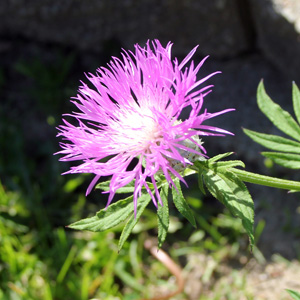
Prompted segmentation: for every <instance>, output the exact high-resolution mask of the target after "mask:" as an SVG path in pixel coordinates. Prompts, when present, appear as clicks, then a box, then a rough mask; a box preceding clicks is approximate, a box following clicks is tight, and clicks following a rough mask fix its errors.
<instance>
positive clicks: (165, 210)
mask: <svg viewBox="0 0 300 300" xmlns="http://www.w3.org/2000/svg"><path fill="white" fill-rule="evenodd" d="M168 192H169V186H168V184H164V185H163V186H162V187H161V190H160V198H161V201H162V203H163V205H160V204H159V203H158V209H157V222H158V234H157V237H158V249H159V248H161V246H162V244H163V243H164V241H165V239H166V237H167V233H168V228H169V222H170V217H169V205H168Z"/></svg>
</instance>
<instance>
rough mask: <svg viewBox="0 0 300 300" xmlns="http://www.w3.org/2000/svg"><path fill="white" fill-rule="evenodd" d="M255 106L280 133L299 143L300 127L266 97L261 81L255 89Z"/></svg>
mask: <svg viewBox="0 0 300 300" xmlns="http://www.w3.org/2000/svg"><path fill="white" fill-rule="evenodd" d="M257 104H258V107H259V108H260V110H261V111H262V112H263V113H264V114H265V115H266V117H267V118H268V119H269V120H270V121H271V122H272V123H273V124H274V125H275V126H276V127H277V128H278V129H279V130H281V131H282V132H284V133H285V134H287V135H289V136H291V137H292V138H294V139H296V140H298V141H300V127H299V125H298V123H297V122H296V121H295V120H294V119H293V117H292V116H291V115H290V114H289V113H288V112H287V111H285V110H283V109H282V108H281V107H280V106H279V105H278V104H276V103H275V102H273V101H272V99H271V98H270V97H269V96H268V95H267V93H266V91H265V88H264V84H263V82H262V81H261V82H260V83H259V85H258V89H257Z"/></svg>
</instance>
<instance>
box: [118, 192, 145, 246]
mask: <svg viewBox="0 0 300 300" xmlns="http://www.w3.org/2000/svg"><path fill="white" fill-rule="evenodd" d="M150 201H151V196H150V195H149V194H145V197H143V198H142V199H141V198H139V199H138V202H137V211H136V217H135V216H134V214H132V215H131V217H130V218H129V220H128V221H127V223H126V225H125V226H124V228H123V230H122V233H121V236H120V239H119V244H118V250H119V251H120V250H121V249H122V247H123V245H124V243H125V241H126V240H127V238H128V237H129V235H130V234H131V232H132V230H133V228H134V226H135V225H136V224H137V222H138V221H139V219H140V217H141V215H142V213H143V212H144V210H145V208H146V207H147V205H148V204H149V202H150Z"/></svg>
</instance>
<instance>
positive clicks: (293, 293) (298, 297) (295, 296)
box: [286, 289, 300, 300]
mask: <svg viewBox="0 0 300 300" xmlns="http://www.w3.org/2000/svg"><path fill="white" fill-rule="evenodd" d="M286 291H287V292H288V293H289V294H290V295H291V297H292V298H293V299H294V300H300V293H299V292H296V291H293V290H289V289H286Z"/></svg>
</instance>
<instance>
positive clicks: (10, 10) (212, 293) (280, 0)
mask: <svg viewBox="0 0 300 300" xmlns="http://www.w3.org/2000/svg"><path fill="white" fill-rule="evenodd" d="M154 38H158V39H159V40H160V41H161V43H162V44H163V45H166V44H167V42H169V41H172V42H173V43H174V46H173V55H174V57H175V56H177V57H178V58H179V60H180V59H181V58H183V57H184V56H185V55H186V54H187V53H188V52H189V51H190V50H191V49H192V48H193V47H194V46H195V45H199V48H198V51H197V53H196V54H195V57H194V60H195V61H196V62H197V61H200V60H201V59H202V58H203V57H204V56H206V55H210V58H209V60H208V61H207V62H206V63H205V65H204V66H203V67H202V69H201V70H200V72H199V76H201V77H202V76H205V75H207V74H208V73H211V72H213V71H217V70H220V71H222V74H221V75H217V76H215V77H214V78H212V79H210V80H209V83H210V84H214V85H215V87H214V91H213V92H212V93H211V94H210V95H209V96H207V97H206V100H205V101H206V102H205V106H206V107H207V108H208V110H209V111H210V112H214V111H219V110H222V109H226V108H229V107H234V108H236V112H232V113H230V114H226V115H224V116H220V117H218V118H217V119H215V120H213V124H214V125H216V126H220V127H222V128H225V129H227V130H230V131H232V132H234V133H235V136H234V137H226V138H211V137H208V138H206V139H205V140H204V142H205V147H206V148H207V150H208V154H209V155H210V156H214V155H216V154H219V153H223V152H229V151H234V152H235V157H234V159H241V160H243V161H244V162H245V163H246V166H247V170H250V171H254V172H261V173H263V174H267V175H273V176H279V177H282V178H287V179H295V180H299V172H298V171H290V170H286V169H284V168H280V167H276V166H274V165H272V164H270V162H266V161H264V159H263V158H262V156H261V155H260V154H259V152H260V151H262V150H263V148H262V147H260V146H258V145H256V144H254V143H253V142H252V141H251V140H250V139H249V138H248V137H246V136H245V135H244V134H243V132H242V127H244V128H248V129H252V130H257V131H263V132H266V133H273V134H274V133H276V134H277V133H278V132H277V131H276V130H275V128H274V127H273V126H272V125H271V123H270V122H269V121H268V120H267V119H266V118H265V117H264V116H263V115H262V113H261V112H260V111H259V109H258V107H257V105H256V89H257V86H258V83H259V82H260V80H261V79H263V80H264V84H265V87H266V90H267V93H269V95H270V96H271V98H272V99H273V100H274V101H275V102H277V103H279V104H280V105H282V107H283V108H284V109H286V110H289V111H290V112H291V113H292V81H295V82H296V83H297V84H298V86H300V71H299V70H300V1H299V0H210V1H205V0H183V1H176V0H159V1H158V0H152V1H149V0H138V1H137V0H123V1H121V0H119V1H111V0H89V1H78V0H60V1H49V0H48V1H47V0H26V1H25V0H3V1H1V4H0V179H1V185H0V299H13V300H18V299H45V300H52V299H56V300H61V299H64V300H68V299H70V300H77V299H78V300H79V299H81V300H85V299H108V300H109V299H141V298H142V297H144V298H145V297H153V296H155V295H157V294H162V293H164V292H167V291H168V290H169V289H170V290H174V289H175V286H176V283H175V282H174V278H173V277H172V276H170V274H169V273H168V271H167V270H166V268H165V267H164V266H163V265H162V264H161V263H159V262H157V261H156V260H155V258H154V257H152V256H151V255H150V254H149V253H148V251H147V250H146V249H144V247H143V244H144V242H145V240H146V239H148V238H150V237H152V236H155V234H156V226H157V223H156V214H155V210H154V209H153V207H149V209H148V210H147V211H146V213H145V215H144V217H143V219H142V222H141V223H140V224H138V226H136V228H135V231H134V232H135V233H134V234H133V235H132V236H131V237H130V239H129V240H128V242H127V243H126V245H125V246H124V248H123V250H122V251H121V252H120V253H118V252H117V241H118V237H119V235H120V229H121V227H120V228H116V229H115V230H114V231H110V232H102V233H89V232H75V231H71V230H68V229H67V228H66V227H65V226H66V225H68V224H70V223H72V222H74V221H76V220H79V219H80V218H84V217H89V216H93V215H94V214H95V212H97V211H98V210H100V209H101V208H103V207H104V206H105V202H106V198H105V197H104V196H103V195H102V194H101V193H100V192H99V191H96V192H93V193H92V194H91V195H89V196H88V197H85V196H84V193H85V190H86V188H87V186H88V184H89V182H90V180H91V176H89V175H76V176H75V175H66V176H61V175H60V174H61V173H62V172H64V171H66V170H68V168H69V165H68V164H67V163H59V162H58V158H59V157H58V156H53V153H55V152H57V151H59V145H58V143H59V140H58V139H57V138H56V134H57V129H56V127H57V126H58V125H59V124H60V123H61V115H62V114H63V113H66V112H70V111H72V110H73V108H74V107H72V105H71V104H70V103H69V99H70V97H72V96H75V95H76V93H77V87H78V85H79V84H80V80H85V75H84V73H88V72H92V73H95V70H96V69H97V68H98V67H99V66H103V65H106V64H107V63H108V62H109V60H110V57H111V56H120V51H121V48H124V49H133V45H134V44H135V43H139V44H140V45H143V44H144V43H145V42H146V41H147V40H148V39H154ZM249 190H250V192H251V193H252V196H253V200H254V202H255V212H256V230H255V232H256V237H257V240H258V244H257V247H255V248H254V250H253V253H251V252H250V250H249V248H248V240H247V237H246V235H245V233H244V231H243V229H242V226H241V224H240V222H239V220H236V219H233V218H232V217H231V216H230V215H229V213H228V212H227V211H226V210H224V208H223V207H222V206H221V205H219V204H218V203H217V202H216V201H215V200H214V199H212V198H210V197H208V196H206V197H204V196H203V195H200V194H199V191H198V190H197V186H196V184H195V179H194V178H192V179H190V188H189V189H188V190H186V193H187V199H188V201H189V204H190V205H191V206H192V207H193V209H194V210H195V216H196V220H197V225H198V228H197V229H193V228H192V227H191V226H190V225H189V224H187V223H186V221H185V220H183V219H182V218H181V217H180V216H179V215H178V214H177V212H176V210H175V209H174V208H173V207H171V214H172V218H171V226H170V233H169V235H168V238H167V242H166V243H165V245H164V249H165V250H166V251H167V252H168V253H169V254H170V255H171V256H172V258H173V259H174V260H175V261H176V262H177V263H178V264H179V265H181V267H182V268H183V273H184V276H185V278H187V281H186V285H185V291H184V293H183V295H181V296H178V297H177V298H176V297H174V298H173V299H192V300H198V299H199V300H200V299H202V300H203V299H216V300H217V299H256V300H257V299H258V300H259V299H291V298H289V296H288V295H287V293H286V292H285V291H284V289H286V288H290V289H296V290H298V291H300V282H299V280H297V278H298V279H299V278H300V267H299V259H300V240H299V238H300V215H299V214H300V199H299V196H298V195H297V194H287V193H286V192H285V191H277V190H272V189H271V188H260V187H255V186H252V185H249ZM297 276H298V277H297Z"/></svg>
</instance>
